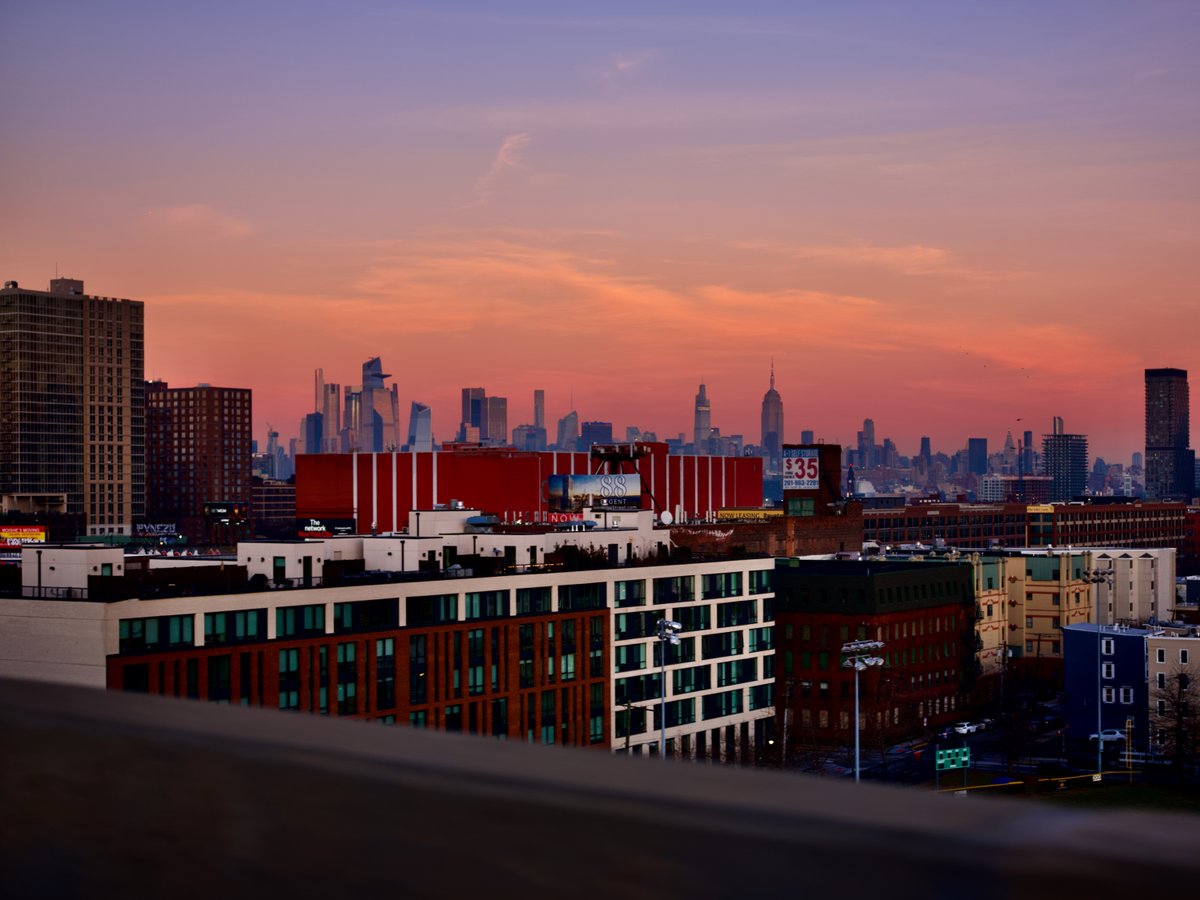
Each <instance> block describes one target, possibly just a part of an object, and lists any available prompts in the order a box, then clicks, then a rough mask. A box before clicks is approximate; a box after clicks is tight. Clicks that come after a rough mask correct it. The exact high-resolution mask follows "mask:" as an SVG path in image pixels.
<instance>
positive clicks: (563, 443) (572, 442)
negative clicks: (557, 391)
mask: <svg viewBox="0 0 1200 900" xmlns="http://www.w3.org/2000/svg"><path fill="white" fill-rule="evenodd" d="M578 443H579V413H577V412H575V410H571V411H570V412H569V413H567V414H566V415H565V416H563V417H562V418H561V419H559V420H558V435H557V438H556V440H555V442H554V446H555V447H556V448H557V449H559V450H574V449H575V447H576V445H577V444H578Z"/></svg>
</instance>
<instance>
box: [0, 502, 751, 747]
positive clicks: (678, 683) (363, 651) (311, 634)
mask: <svg viewBox="0 0 1200 900" xmlns="http://www.w3.org/2000/svg"><path fill="white" fill-rule="evenodd" d="M419 512H420V513H421V521H422V527H421V533H420V535H418V534H416V533H415V531H414V533H411V534H408V533H401V534H396V535H381V536H375V537H370V536H351V537H346V538H333V539H329V540H315V541H302V540H292V541H252V542H243V543H241V544H239V545H238V548H237V556H236V558H232V559H223V560H206V559H204V558H182V559H176V558H145V557H126V556H124V554H123V553H122V551H121V550H119V549H116V548H101V547H79V546H76V547H64V546H55V545H46V546H43V547H39V548H36V549H35V548H30V549H29V552H28V553H27V554H25V555H24V556H23V561H22V578H23V581H24V585H23V588H22V590H21V592H20V593H21V594H22V596H11V597H8V598H4V599H0V675H11V676H16V677H33V678H42V679H51V680H68V681H74V682H77V683H87V684H94V685H107V686H108V687H109V688H112V689H116V690H132V691H145V692H150V693H159V694H168V695H176V696H181V697H193V698H197V699H207V700H210V701H213V702H224V703H235V704H243V705H256V706H269V707H274V708H278V709H284V710H293V711H307V712H314V713H318V714H327V715H332V716H342V717H352V718H359V719H375V720H382V721H384V722H402V723H407V724H410V725H413V726H416V727H429V728H440V729H445V730H451V731H465V732H472V733H477V734H490V735H497V736H505V737H508V738H510V739H519V740H528V741H533V742H537V743H544V744H572V745H577V746H604V747H612V748H613V749H616V750H620V751H626V750H627V751H628V752H631V753H633V754H646V753H657V752H658V741H659V738H660V734H661V731H660V728H661V724H662V720H661V718H660V716H661V711H662V704H663V703H664V702H665V704H666V706H665V709H666V722H665V724H666V739H667V752H668V753H671V754H672V755H676V756H685V755H686V756H688V757H697V758H702V759H713V760H724V761H739V762H744V761H750V760H753V759H754V758H755V757H756V754H757V752H758V748H759V747H761V746H762V743H763V741H764V740H765V736H766V734H767V733H768V731H769V728H770V722H771V721H772V719H773V716H774V709H773V707H772V705H771V696H772V682H773V677H774V673H773V670H772V667H771V651H772V648H773V625H772V622H773V610H772V608H771V601H772V599H773V593H772V586H771V574H772V571H773V569H774V561H773V560H772V559H770V558H765V557H763V558H747V559H725V560H712V561H702V562H688V561H679V562H671V561H669V553H667V552H666V551H665V550H664V548H665V547H666V543H667V542H668V541H669V537H668V533H667V532H666V531H665V530H662V529H656V528H654V527H653V525H652V514H651V513H649V512H645V513H623V514H621V517H620V518H617V517H616V516H614V517H613V519H614V525H613V527H611V528H609V529H595V530H559V529H554V528H547V529H540V530H528V529H526V530H512V531H504V530H502V529H498V530H496V531H489V530H486V529H480V528H479V526H478V525H477V524H473V522H474V523H477V522H478V520H479V519H480V518H481V517H480V516H479V511H478V510H423V511H419ZM413 518H414V521H415V520H416V511H415V512H414V516H413ZM610 546H611V547H621V548H629V550H630V553H629V555H628V556H627V557H626V558H625V559H624V560H622V563H621V564H610V563H608V562H607V561H606V553H605V552H604V551H605V550H606V549H607V548H609V547H610ZM564 548H574V550H567V549H564ZM222 578H223V579H224V584H225V586H224V587H219V588H218V589H213V587H212V586H214V585H218V584H219V583H220V582H221V579H222ZM205 579H207V580H205ZM206 584H207V585H208V587H207V588H206V587H205V586H204V585H206ZM659 620H667V621H675V622H679V623H680V626H681V627H682V632H681V633H680V638H681V640H680V642H679V644H677V645H674V644H672V645H670V649H669V651H668V656H667V659H666V661H665V662H666V665H665V667H664V666H663V661H662V659H661V657H658V656H656V654H657V652H658V650H659V648H660V647H661V646H662V643H661V642H660V640H659V639H658V638H657V632H658V622H659ZM31 628H32V631H33V632H34V633H36V637H35V638H33V639H32V640H31V639H30V637H29V635H30V633H31ZM664 671H665V676H666V678H665V681H664V679H663V675H664ZM664 694H665V696H664Z"/></svg>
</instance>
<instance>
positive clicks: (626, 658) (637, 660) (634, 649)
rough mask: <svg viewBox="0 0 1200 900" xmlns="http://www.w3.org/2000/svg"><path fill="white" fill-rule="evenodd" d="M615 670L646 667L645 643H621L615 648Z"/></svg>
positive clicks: (631, 669) (626, 670)
mask: <svg viewBox="0 0 1200 900" xmlns="http://www.w3.org/2000/svg"><path fill="white" fill-rule="evenodd" d="M616 654H617V663H616V665H617V671H618V672H633V671H636V670H638V669H644V668H646V645H645V644H621V645H620V646H618V647H617V648H616Z"/></svg>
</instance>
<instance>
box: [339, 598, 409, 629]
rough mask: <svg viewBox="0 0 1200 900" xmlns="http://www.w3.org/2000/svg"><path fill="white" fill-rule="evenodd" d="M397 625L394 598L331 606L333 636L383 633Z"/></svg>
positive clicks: (397, 615) (397, 617)
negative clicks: (371, 632)
mask: <svg viewBox="0 0 1200 900" xmlns="http://www.w3.org/2000/svg"><path fill="white" fill-rule="evenodd" d="M322 616H324V613H322ZM398 624H399V611H398V609H397V607H396V599H395V598H392V599H390V600H362V601H359V602H357V603H335V604H333V633H334V634H348V633H350V632H354V631H384V630H386V629H391V628H395V627H397V625H398Z"/></svg>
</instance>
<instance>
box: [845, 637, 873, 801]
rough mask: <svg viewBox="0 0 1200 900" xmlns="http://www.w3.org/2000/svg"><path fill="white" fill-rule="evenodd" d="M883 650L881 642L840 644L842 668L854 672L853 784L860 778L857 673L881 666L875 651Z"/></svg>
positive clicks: (860, 729)
mask: <svg viewBox="0 0 1200 900" xmlns="http://www.w3.org/2000/svg"><path fill="white" fill-rule="evenodd" d="M882 649H883V641H850V642H849V643H847V644H842V668H844V669H853V670H854V783H855V784H858V783H859V781H860V780H861V777H862V766H861V757H860V753H859V751H860V744H861V731H862V725H861V723H860V721H859V717H858V673H859V672H861V671H862V670H863V669H865V668H867V667H868V666H882V665H883V657H881V656H875V655H874V653H875V651H878V650H882Z"/></svg>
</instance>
